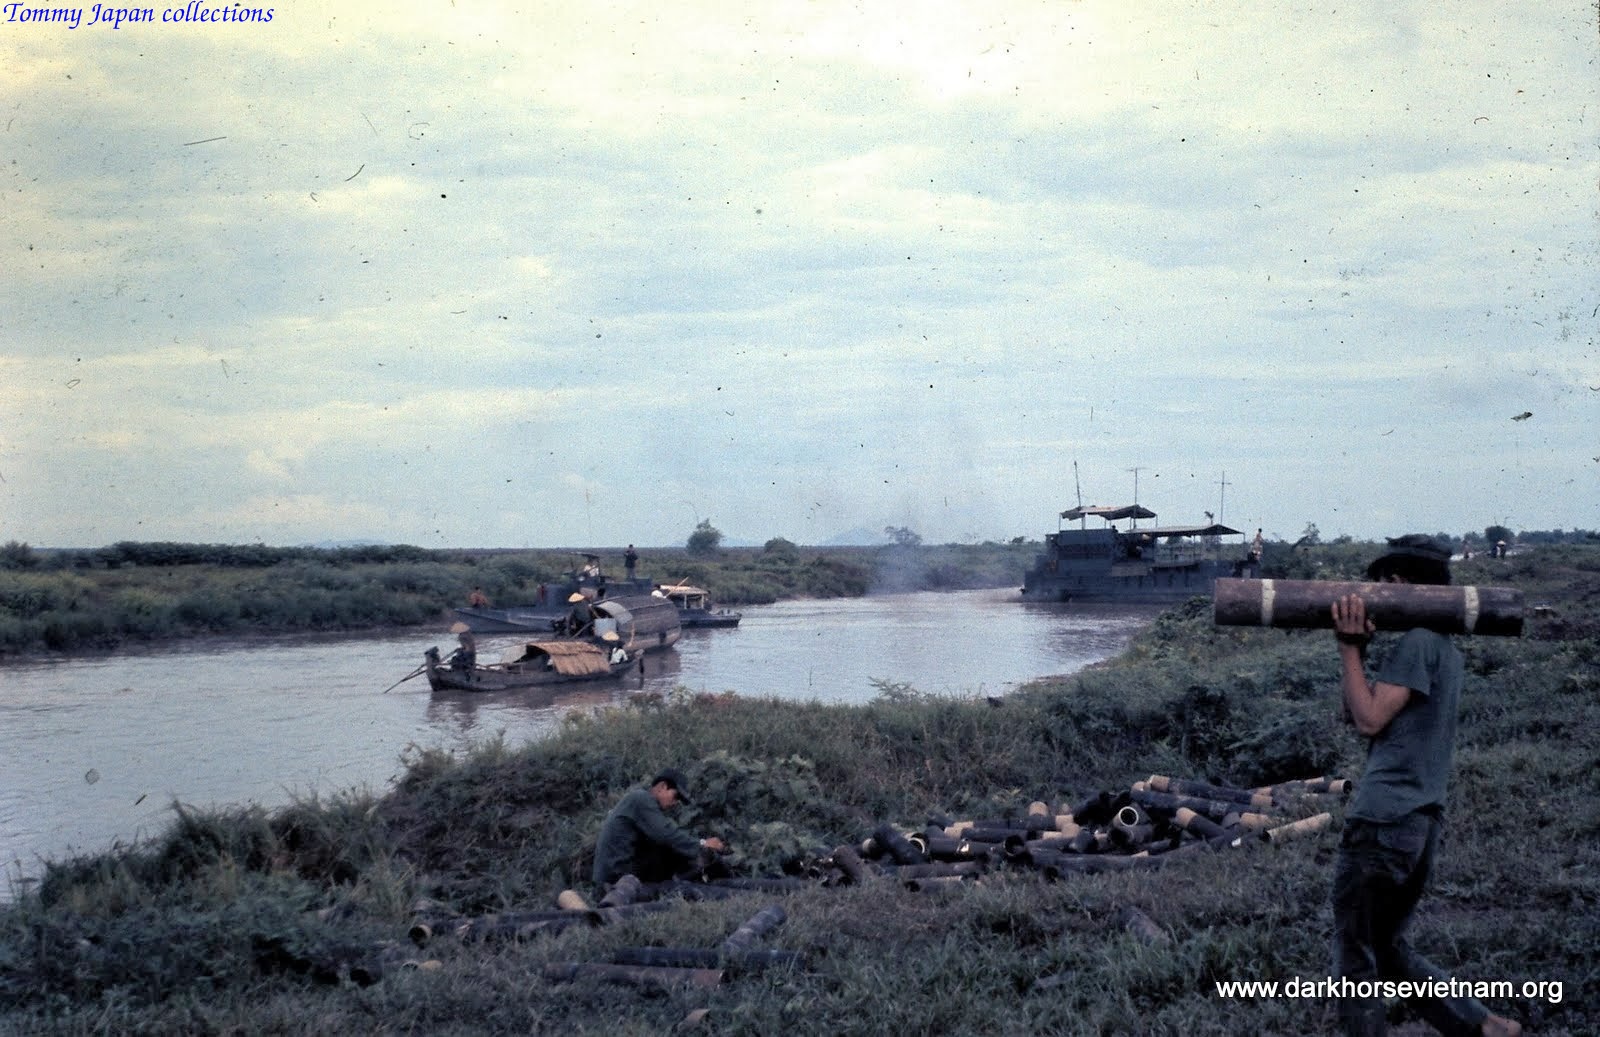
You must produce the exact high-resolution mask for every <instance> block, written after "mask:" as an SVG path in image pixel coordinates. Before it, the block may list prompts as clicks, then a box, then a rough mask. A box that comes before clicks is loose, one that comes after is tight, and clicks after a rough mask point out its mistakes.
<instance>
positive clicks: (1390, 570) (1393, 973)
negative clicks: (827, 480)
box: [1331, 534, 1522, 1037]
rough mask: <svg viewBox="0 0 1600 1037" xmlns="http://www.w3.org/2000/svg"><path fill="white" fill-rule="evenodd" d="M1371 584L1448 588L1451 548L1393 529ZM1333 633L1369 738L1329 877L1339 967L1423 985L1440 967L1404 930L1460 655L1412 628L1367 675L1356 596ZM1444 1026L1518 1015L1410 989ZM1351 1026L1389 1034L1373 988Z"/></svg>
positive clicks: (1433, 811)
mask: <svg viewBox="0 0 1600 1037" xmlns="http://www.w3.org/2000/svg"><path fill="white" fill-rule="evenodd" d="M1367 576H1368V578H1369V579H1371V580H1372V581H1373V582H1375V583H1399V584H1423V585H1448V584H1449V583H1450V548H1449V547H1448V546H1447V545H1445V544H1443V543H1440V542H1438V541H1436V540H1434V539H1433V538H1431V537H1428V536H1424V535H1422V534H1408V535H1406V536H1402V537H1397V538H1392V539H1390V541H1389V549H1388V551H1386V552H1385V553H1384V554H1383V555H1382V556H1380V557H1379V558H1378V559H1377V560H1376V561H1374V562H1373V563H1372V564H1371V565H1370V566H1369V567H1368V569H1367ZM1331 612H1332V618H1333V626H1334V636H1335V638H1336V639H1337V643H1338V650H1339V663H1340V671H1341V679H1340V687H1341V691H1342V695H1343V699H1344V705H1345V709H1346V711H1347V714H1348V716H1349V718H1350V720H1351V721H1352V722H1353V723H1354V724H1355V727H1356V730H1357V731H1359V732H1360V733H1361V734H1363V735H1365V736H1366V737H1367V738H1368V739H1370V742H1369V745H1368V750H1367V764H1366V770H1365V772H1364V773H1363V774H1362V776H1361V780H1360V782H1359V783H1358V784H1357V785H1356V794H1355V797H1354V799H1352V800H1351V803H1350V807H1349V809H1348V811H1347V812H1346V821H1345V828H1344V835H1343V837H1342V840H1341V844H1340V848H1339V860H1338V864H1337V866H1336V870H1335V872H1334V881H1333V926H1334V961H1333V971H1334V975H1335V976H1339V977H1344V978H1346V979H1348V980H1351V981H1353V982H1356V983H1362V982H1374V981H1380V980H1413V981H1419V982H1427V981H1431V980H1440V979H1446V978H1447V975H1446V973H1444V972H1442V971H1441V970H1440V969H1439V968H1438V967H1437V966H1435V965H1434V964H1433V963H1431V962H1429V961H1428V960H1427V959H1426V958H1424V957H1422V956H1421V955H1420V954H1418V953H1417V952H1416V951H1414V950H1412V949H1411V946H1410V944H1409V943H1408V942H1407V941H1406V927H1407V925H1408V924H1409V923H1410V921H1411V917H1412V913H1413V911H1414V910H1415V908H1416V906H1417V902H1418V900H1420V899H1421V897H1422V892H1423V888H1424V886H1425V885H1426V883H1427V881H1428V873H1429V871H1430V870H1431V869H1432V866H1433V860H1434V855H1435V852H1436V850H1437V848H1438V843H1439V830H1440V827H1441V825H1442V823H1443V819H1444V804H1445V786H1446V783H1447V782H1448V780H1449V777H1450V757H1451V752H1452V749H1453V747H1454V741H1455V731H1456V712H1457V708H1458V705H1459V701H1460V697H1461V687H1462V684H1463V666H1462V658H1461V652H1460V651H1459V650H1458V649H1457V648H1456V646H1455V645H1454V644H1453V643H1451V641H1450V638H1449V637H1447V636H1446V635H1444V634H1441V633H1437V632H1435V631H1433V630H1428V629H1424V628H1422V627H1415V628H1413V629H1411V630H1408V631H1406V632H1405V633H1404V634H1403V635H1402V636H1401V637H1400V640H1399V642H1398V643H1397V644H1396V645H1395V646H1394V648H1393V649H1392V650H1391V651H1390V652H1389V653H1388V654H1387V655H1386V657H1385V658H1384V659H1383V661H1382V662H1381V663H1380V664H1379V665H1378V667H1377V670H1376V674H1375V676H1374V677H1373V679H1372V680H1370V681H1369V680H1368V679H1367V675H1366V665H1365V664H1366V654H1367V643H1368V641H1369V640H1370V638H1371V637H1372V634H1373V632H1374V630H1375V629H1376V625H1375V624H1374V623H1373V622H1372V620H1371V619H1369V618H1368V616H1367V605H1366V602H1365V601H1364V600H1363V599H1362V596H1361V595H1360V594H1358V593H1352V594H1347V595H1345V596H1344V597H1342V598H1339V599H1337V600H1336V601H1334V603H1333V605H1332V607H1331ZM1410 1000H1411V1002H1412V1005H1413V1007H1414V1008H1415V1009H1416V1010H1417V1011H1418V1013H1419V1014H1420V1015H1421V1016H1422V1017H1423V1018H1424V1019H1426V1020H1427V1021H1428V1022H1429V1023H1430V1024H1432V1025H1433V1026H1434V1027H1435V1028H1436V1029H1438V1030H1439V1031H1440V1032H1441V1033H1483V1034H1486V1035H1495V1037H1515V1035H1517V1034H1520V1033H1521V1032H1522V1026H1521V1024H1520V1023H1518V1022H1516V1021H1515V1020H1512V1019H1507V1018H1504V1017H1502V1016H1498V1015H1492V1014H1490V1012H1489V1010H1488V1009H1487V1008H1485V1007H1484V1005H1483V1004H1482V1003H1481V1002H1480V1001H1478V1000H1477V999H1475V998H1470V997H1441V998H1412V999H1410ZM1339 1017H1340V1021H1341V1022H1342V1023H1343V1025H1344V1030H1345V1032H1346V1033H1347V1034H1352V1035H1355V1034H1362V1035H1375V1034H1383V1033H1384V1032H1385V1026H1386V1024H1385V1020H1384V1004H1383V1001H1382V1000H1381V999H1379V998H1377V997H1370V998H1359V997H1344V998H1341V999H1340V1001H1339Z"/></svg>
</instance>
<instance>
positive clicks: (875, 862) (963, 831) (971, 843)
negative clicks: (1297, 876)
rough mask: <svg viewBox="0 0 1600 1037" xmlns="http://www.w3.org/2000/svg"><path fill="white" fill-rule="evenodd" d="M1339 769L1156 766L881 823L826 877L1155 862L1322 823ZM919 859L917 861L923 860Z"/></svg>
mask: <svg viewBox="0 0 1600 1037" xmlns="http://www.w3.org/2000/svg"><path fill="white" fill-rule="evenodd" d="M1350 791H1351V783H1350V782H1349V781H1346V780H1344V779H1340V778H1326V777H1315V778H1300V779H1296V780H1293V781H1285V782H1279V783H1277V784H1274V785H1268V786H1263V787H1260V788H1242V787H1238V786H1233V785H1224V784H1218V783H1213V782H1203V781H1195V780H1190V779H1180V778H1173V777H1168V776H1164V775H1159V774H1153V775H1151V776H1150V777H1149V778H1148V779H1147V780H1145V781H1139V782H1134V783H1133V785H1132V786H1131V787H1130V788H1127V789H1123V790H1118V791H1102V792H1097V793H1095V794H1094V795H1092V796H1088V797H1086V798H1084V799H1082V800H1079V801H1077V802H1074V803H1062V804H1059V805H1051V804H1048V803H1043V802H1035V803H1030V804H1028V806H1027V807H1026V809H1025V810H1022V811H1019V812H1018V813H1017V814H1016V815H1015V816H1009V817H1002V818H978V819H973V820H965V821H955V822H949V823H947V824H945V825H944V826H943V827H942V828H941V827H939V826H938V825H937V824H930V825H929V826H928V827H926V828H924V829H922V830H920V831H903V830H901V829H898V828H896V827H894V826H892V825H888V824H880V825H878V826H877V828H876V829H874V831H873V833H872V835H871V836H870V837H869V838H867V839H866V840H865V841H863V842H862V843H861V844H860V846H857V847H850V846H842V847H840V848H839V849H837V850H835V851H834V853H833V855H832V858H831V860H828V861H826V862H825V863H827V864H831V865H832V866H833V869H834V870H833V873H832V874H831V875H830V876H829V877H828V879H827V881H829V882H831V883H835V884H859V883H861V882H864V881H867V880H868V879H870V878H871V877H873V876H886V877H891V878H894V879H896V880H898V881H899V882H901V883H902V884H903V885H904V886H906V888H908V889H918V890H921V889H935V888H945V887H946V886H948V885H950V884H954V883H959V882H961V881H963V880H972V879H977V878H979V877H981V876H982V875H984V874H986V873H987V872H989V871H991V870H995V869H999V868H1003V867H1011V868H1019V867H1020V868H1033V869H1034V870H1036V871H1038V872H1039V873H1041V874H1043V875H1044V876H1045V877H1047V878H1051V879H1056V878H1061V877H1063V876H1066V875H1071V874H1092V873H1095V872H1101V871H1120V870H1125V869H1131V868H1149V867H1158V866H1160V865H1162V864H1165V863H1168V862H1169V861H1171V860H1173V859H1181V858H1183V857H1185V856H1187V855H1189V854H1190V853H1193V852H1198V851H1203V850H1208V849H1216V848H1219V847H1228V846H1242V845H1244V844H1246V843H1254V842H1263V841H1264V842H1271V843H1278V842H1283V841H1285V840H1287V839H1292V838H1295V837H1298V836H1303V835H1306V834H1309V833H1312V832H1317V831H1320V830H1322V829H1323V828H1326V827H1327V826H1328V825H1329V824H1331V823H1332V820H1333V815H1332V813H1331V812H1329V811H1327V810H1325V809H1322V808H1323V807H1325V806H1327V805H1329V803H1330V801H1332V800H1335V799H1338V798H1342V797H1344V796H1348V795H1349V794H1350ZM924 862H925V863H924Z"/></svg>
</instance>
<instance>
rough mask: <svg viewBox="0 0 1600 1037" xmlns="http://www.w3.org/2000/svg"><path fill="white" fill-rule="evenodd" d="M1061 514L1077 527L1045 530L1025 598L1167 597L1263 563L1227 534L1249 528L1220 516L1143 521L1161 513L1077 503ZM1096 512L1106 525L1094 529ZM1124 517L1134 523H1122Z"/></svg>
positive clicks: (1199, 592) (1201, 589)
mask: <svg viewBox="0 0 1600 1037" xmlns="http://www.w3.org/2000/svg"><path fill="white" fill-rule="evenodd" d="M1061 518H1062V520H1063V521H1067V522H1077V523H1078V524H1079V528H1077V529H1067V528H1058V529H1057V530H1056V531H1055V532H1054V533H1049V534H1046V535H1045V538H1044V550H1043V551H1042V552H1041V553H1040V554H1039V556H1038V558H1037V560H1036V561H1035V562H1034V565H1033V568H1031V569H1029V570H1028V572H1027V574H1026V575H1025V576H1024V577H1023V582H1022V598H1023V600H1024V601H1054V602H1061V601H1074V602H1105V601H1109V602H1127V603H1130V604H1166V603H1170V602H1177V601H1183V600H1186V599H1188V598H1192V597H1195V596H1204V597H1210V596H1211V593H1212V584H1213V582H1214V581H1215V580H1216V579H1217V577H1219V576H1252V575H1255V570H1256V568H1257V566H1258V562H1257V560H1255V559H1254V558H1252V556H1251V555H1250V554H1249V549H1248V547H1246V546H1245V545H1244V544H1243V542H1242V540H1241V542H1240V544H1238V545H1237V546H1234V545H1230V544H1226V543H1224V541H1223V538H1224V537H1229V536H1238V537H1241V538H1242V537H1243V535H1244V534H1243V533H1241V532H1240V531H1239V530H1237V529H1230V528H1229V527H1227V526H1224V525H1222V524H1221V523H1219V522H1212V523H1209V524H1207V525H1203V526H1160V525H1151V526H1144V527H1140V525H1139V522H1140V521H1141V520H1152V521H1153V520H1154V519H1155V518H1156V513H1155V512H1153V511H1151V510H1149V509H1148V508H1144V507H1141V506H1139V505H1137V504H1129V505H1119V506H1115V507H1107V506H1104V505H1092V506H1090V507H1082V506H1079V507H1076V508H1070V509H1068V510H1067V511H1063V512H1062V513H1061ZM1090 519H1100V520H1103V521H1104V522H1105V525H1104V526H1102V527H1098V528H1094V529H1091V528H1088V522H1089V520H1090ZM1124 521H1126V522H1128V523H1129V525H1128V527H1127V528H1125V529H1119V528H1118V527H1117V525H1116V523H1118V522H1124Z"/></svg>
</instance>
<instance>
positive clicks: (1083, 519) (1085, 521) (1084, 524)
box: [1072, 459, 1089, 529]
mask: <svg viewBox="0 0 1600 1037" xmlns="http://www.w3.org/2000/svg"><path fill="white" fill-rule="evenodd" d="M1072 489H1073V492H1074V493H1076V494H1077V495H1078V528H1079V529H1088V528H1089V516H1087V515H1085V514H1084V513H1083V487H1082V486H1080V485H1079V484H1078V462H1077V460H1076V459H1074V460H1073V462H1072Z"/></svg>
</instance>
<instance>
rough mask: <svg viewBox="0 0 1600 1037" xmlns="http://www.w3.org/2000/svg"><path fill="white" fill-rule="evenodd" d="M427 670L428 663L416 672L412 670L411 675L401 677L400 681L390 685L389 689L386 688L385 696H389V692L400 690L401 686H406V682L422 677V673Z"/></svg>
mask: <svg viewBox="0 0 1600 1037" xmlns="http://www.w3.org/2000/svg"><path fill="white" fill-rule="evenodd" d="M427 668H428V664H427V663H423V664H422V665H421V666H418V667H417V668H416V669H415V670H412V671H411V672H410V673H408V674H406V675H405V676H404V677H401V678H400V679H399V680H397V681H395V682H394V683H393V684H391V685H389V686H388V687H387V688H384V689H383V694H385V695H387V694H389V692H391V691H393V690H394V689H396V688H398V687H399V686H400V685H402V684H404V683H405V682H406V681H408V680H410V679H411V678H413V677H420V676H422V671H423V670H426V669H427Z"/></svg>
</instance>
